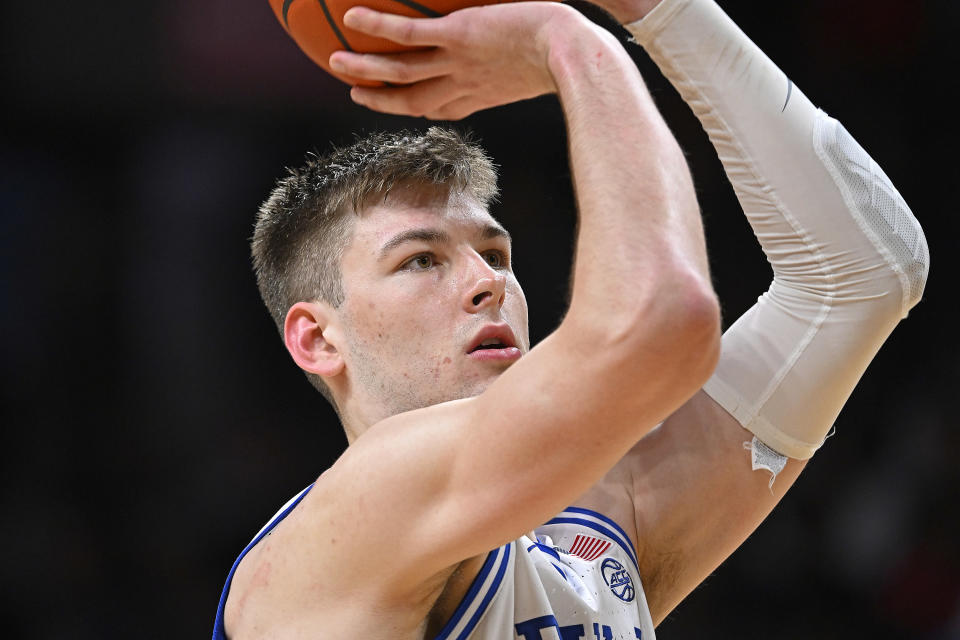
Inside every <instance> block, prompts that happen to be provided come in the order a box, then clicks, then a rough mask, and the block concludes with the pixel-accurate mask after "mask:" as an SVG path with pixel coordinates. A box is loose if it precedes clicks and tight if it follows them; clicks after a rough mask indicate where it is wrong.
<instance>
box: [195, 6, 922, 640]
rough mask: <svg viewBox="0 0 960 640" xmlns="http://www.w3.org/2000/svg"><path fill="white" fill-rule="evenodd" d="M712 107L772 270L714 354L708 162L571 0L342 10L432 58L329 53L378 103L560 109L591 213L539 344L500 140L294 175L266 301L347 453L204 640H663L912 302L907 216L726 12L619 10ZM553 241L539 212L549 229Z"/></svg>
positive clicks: (911, 234) (229, 593)
mask: <svg viewBox="0 0 960 640" xmlns="http://www.w3.org/2000/svg"><path fill="white" fill-rule="evenodd" d="M599 4H601V6H603V7H604V8H606V9H608V10H609V11H611V12H612V13H613V14H614V15H615V16H617V17H618V18H619V19H620V20H621V21H622V22H623V23H624V24H626V25H627V28H628V29H629V30H630V32H631V33H632V34H633V35H634V37H635V39H636V41H637V42H638V43H639V44H640V45H642V46H644V47H645V48H646V49H647V51H649V53H650V54H651V56H652V57H653V59H654V60H655V61H656V63H657V64H658V65H659V66H660V68H661V69H662V70H663V72H664V73H665V74H666V76H667V77H668V78H669V79H670V80H671V81H672V82H673V83H674V84H675V85H676V86H677V88H678V89H679V91H680V93H681V95H682V96H683V97H684V99H685V100H686V101H687V103H688V104H689V105H690V106H691V107H692V108H693V109H694V111H695V112H696V114H697V116H698V117H699V118H700V120H701V122H702V123H703V126H704V127H705V128H706V130H707V132H708V133H709V135H710V138H711V140H712V141H713V144H714V145H715V147H716V149H717V152H718V154H719V156H720V158H721V160H722V162H723V164H724V168H725V170H726V172H727V175H728V176H729V177H730V180H731V182H732V183H733V185H734V188H735V190H736V193H737V195H738V197H739V200H740V202H741V204H742V206H743V209H744V212H745V213H746V215H747V217H748V219H749V221H750V224H751V225H752V227H753V229H754V231H755V233H756V235H757V238H758V240H759V241H760V243H761V245H762V247H763V249H764V251H765V253H766V255H767V258H768V260H769V261H770V263H771V265H772V267H773V271H774V280H773V283H772V285H771V286H770V289H769V290H768V291H767V292H766V294H765V295H764V296H763V297H761V298H760V300H759V301H758V302H757V304H756V305H755V306H754V307H753V308H752V309H751V310H750V311H748V312H747V313H746V314H745V315H744V316H743V317H742V318H740V319H739V320H738V321H737V322H736V323H735V324H734V325H733V326H732V327H731V328H730V329H729V330H728V332H727V333H726V334H725V335H724V337H723V341H722V347H721V340H720V337H719V335H718V334H719V320H718V315H719V313H718V304H717V301H716V298H715V295H714V293H713V291H712V289H711V285H710V278H709V274H708V272H707V258H706V254H705V248H704V239H703V234H702V231H701V224H700V220H699V213H698V205H697V202H696V200H695V196H694V191H693V188H692V184H691V179H690V176H689V175H688V172H687V167H686V164H685V162H684V158H683V155H682V153H681V151H680V149H679V148H678V146H677V143H676V142H675V140H674V139H673V137H672V136H671V134H670V132H669V130H668V129H667V127H666V125H665V124H664V122H663V120H662V119H661V117H660V115H659V114H658V112H657V110H656V108H655V107H654V105H653V102H652V101H651V99H650V96H649V95H648V93H647V91H646V89H645V88H644V84H643V81H642V79H641V77H640V76H639V74H638V72H637V70H636V68H635V67H634V66H633V64H632V63H631V61H630V59H629V57H628V56H627V55H626V53H625V51H624V49H623V48H622V46H621V45H620V44H619V43H618V42H617V41H616V40H615V39H614V38H613V37H612V36H611V35H610V34H608V33H607V32H605V31H603V30H601V29H599V28H597V27H595V26H593V25H592V24H591V23H589V22H588V21H587V20H585V19H584V18H583V17H582V16H580V15H579V14H578V13H577V12H576V11H574V10H573V9H570V8H568V7H565V6H563V5H558V4H553V3H543V4H540V3H524V4H516V5H498V6H493V7H482V8H477V9H468V10H463V11H458V12H455V13H453V14H451V15H449V16H447V17H444V18H438V19H409V18H402V17H399V16H392V15H386V14H380V13H376V12H373V11H370V10H365V9H354V10H352V11H350V12H349V13H348V14H347V17H346V22H347V25H348V26H349V27H351V28H352V29H355V30H358V31H361V32H365V33H367V34H370V35H373V36H380V37H385V38H388V39H390V40H393V41H395V42H398V43H401V44H411V45H422V46H428V47H434V48H432V49H429V50H426V51H420V52H414V53H405V54H395V55H379V56H377V55H361V54H354V53H348V52H338V53H335V54H334V55H333V56H332V58H331V64H332V65H333V66H334V67H335V68H337V69H338V70H341V71H343V72H345V73H348V74H351V75H353V76H357V77H361V78H368V79H372V80H385V81H388V82H390V83H391V86H387V87H383V88H362V89H361V88H354V89H353V91H352V96H353V98H354V100H355V101H356V102H358V103H360V104H362V105H365V106H367V107H370V108H372V109H375V110H378V111H385V112H391V113H401V114H410V115H417V116H421V115H425V116H427V117H430V118H459V117H463V116H466V115H467V114H469V113H472V112H474V111H476V110H478V109H483V108H487V107H491V106H494V105H498V104H504V103H507V102H511V101H514V100H520V99H524V98H528V97H532V96H536V95H540V94H543V93H549V92H554V93H556V94H557V95H558V97H559V100H560V102H561V104H562V106H563V110H564V114H565V117H566V121H567V127H568V130H569V139H570V158H571V164H572V168H573V176H574V180H575V185H576V195H577V204H578V209H579V215H580V225H579V231H578V240H577V247H576V257H575V267H574V281H573V288H572V298H571V302H570V308H569V311H568V313H567V315H566V317H565V318H564V320H563V322H562V323H561V325H560V326H559V327H558V328H557V330H556V331H555V332H554V333H553V334H552V335H550V336H549V337H548V338H546V339H545V340H544V341H543V342H542V343H540V344H539V345H537V346H536V347H535V348H533V349H530V348H529V341H528V337H527V309H526V303H525V300H524V296H523V292H522V290H521V289H520V286H519V284H518V283H517V280H516V278H515V277H514V275H513V272H512V271H511V268H510V259H511V256H510V240H509V236H508V235H507V232H506V231H505V230H504V229H503V228H502V227H501V226H500V225H499V224H498V223H497V221H496V220H494V219H493V218H492V217H491V216H490V214H489V213H488V211H487V206H486V205H487V203H488V202H489V200H490V198H491V197H492V196H493V194H494V192H495V186H494V176H493V170H492V168H491V165H490V163H489V161H488V160H487V159H486V158H485V157H484V156H483V154H482V152H480V151H479V150H477V149H476V148H475V147H473V146H470V145H468V144H466V143H464V142H463V141H462V140H460V139H459V138H457V137H456V136H455V135H453V134H451V133H448V132H444V131H442V130H439V129H431V130H430V131H428V132H427V133H426V134H423V135H412V134H411V135H395V136H379V137H374V138H372V139H368V140H365V141H361V142H358V143H357V144H356V145H355V146H354V147H352V148H350V149H347V150H341V151H338V152H334V153H333V154H331V155H330V156H327V157H324V158H315V159H313V160H312V161H311V162H310V163H308V165H307V166H306V167H305V168H303V169H302V170H300V171H299V172H296V173H294V174H292V175H291V176H289V177H288V178H286V179H285V180H283V181H281V183H280V185H279V186H278V187H277V189H276V190H275V191H274V193H273V195H272V196H271V198H270V199H269V200H268V201H267V202H266V204H265V205H264V207H263V209H262V210H261V214H260V218H259V220H258V224H257V230H256V233H255V237H254V242H253V251H254V257H255V262H256V267H257V271H258V278H259V283H260V287H261V291H262V293H263V296H264V299H265V301H266V303H267V306H268V307H269V309H270V311H271V313H272V314H273V315H274V317H275V319H276V321H277V323H278V326H279V327H280V329H281V333H282V334H283V337H284V340H285V343H286V346H287V349H288V350H289V352H290V354H291V356H292V357H293V359H294V361H295V362H296V363H297V364H298V365H299V366H300V367H301V368H302V369H303V370H304V371H305V372H307V374H308V376H310V377H311V380H313V381H314V383H315V385H316V386H317V387H318V388H319V389H321V390H323V391H324V393H325V394H327V396H328V397H329V398H330V399H331V401H332V402H333V403H334V405H335V407H336V408H337V411H338V414H339V416H340V418H341V420H342V422H343V426H344V429H345V430H346V433H347V437H348V439H349V441H350V446H349V448H348V450H347V451H346V453H344V454H343V456H342V457H341V458H340V459H339V460H338V461H337V462H336V464H334V465H333V467H331V468H330V469H328V470H327V471H326V472H324V473H323V475H321V476H320V478H319V479H318V480H317V481H316V483H315V484H313V485H312V487H310V488H308V489H307V490H305V491H304V492H302V493H301V494H300V495H298V496H296V497H295V498H294V499H293V500H291V502H290V503H289V504H288V505H287V506H286V507H284V508H283V509H282V510H281V512H280V513H278V515H277V516H276V517H275V518H274V519H273V520H272V521H271V522H270V523H269V524H268V525H267V526H266V527H265V528H264V530H263V531H261V533H260V534H259V535H258V536H256V538H255V539H254V541H253V542H251V544H250V546H249V547H248V548H247V549H246V550H244V553H243V555H242V556H241V558H240V559H239V560H238V561H237V564H235V565H234V569H233V570H232V571H231V574H230V578H229V579H228V582H227V585H226V588H225V589H224V595H223V598H222V600H221V604H220V610H219V611H218V615H217V621H216V628H215V631H214V637H215V638H223V637H225V636H228V637H230V638H234V639H241V638H305V637H310V638H344V637H353V638H393V639H400V638H417V639H419V638H444V639H445V638H457V639H463V638H482V639H484V640H503V639H507V638H523V639H524V640H539V639H546V638H551V639H554V640H556V639H558V638H559V639H562V640H574V639H577V638H587V639H594V638H595V639H596V640H612V639H614V638H631V639H634V638H643V639H645V640H647V639H652V638H653V637H654V628H655V626H656V625H657V624H658V623H659V622H660V621H661V620H663V619H664V617H665V616H666V615H667V613H668V612H670V610H671V609H673V608H674V607H675V606H676V604H677V603H678V602H679V601H680V600H681V599H682V598H683V597H684V596H685V595H686V594H687V593H689V592H690V591H691V590H692V589H693V588H694V587H695V586H696V585H697V584H698V583H699V582H700V581H701V580H703V579H704V577H705V576H707V575H708V574H709V573H710V572H711V571H712V570H713V569H714V568H716V567H717V566H718V565H719V564H720V563H721V562H722V561H723V560H724V558H726V557H727V556H728V555H729V554H730V553H731V552H733V550H734V549H736V548H737V546H739V545H740V543H741V542H742V541H743V540H744V539H745V538H746V537H747V536H748V535H749V534H750V532H751V531H753V530H754V528H755V527H756V526H757V525H758V524H759V523H760V522H761V521H762V520H763V518H764V517H765V516H766V515H767V513H769V511H770V510H771V509H772V508H773V506H774V505H775V504H776V503H777V501H778V500H780V498H781V497H782V496H783V494H784V492H785V491H786V490H787V489H788V487H789V486H790V485H791V483H793V481H794V480H795V479H796V477H797V475H798V474H799V473H800V471H801V469H802V467H803V465H804V461H805V460H807V459H808V458H810V456H811V455H812V454H813V453H814V451H815V450H816V449H817V448H818V447H819V446H820V445H821V444H822V442H823V440H824V438H825V436H826V434H827V432H828V431H829V429H830V427H831V425H832V423H833V421H834V420H835V418H836V416H837V414H838V412H839V411H840V409H841V407H842V405H843V404H844V402H845V401H846V398H847V397H848V396H849V394H850V392H851V391H852V389H853V387H854V385H855V384H856V382H857V380H858V379H859V378H860V376H861V375H862V373H863V371H864V369H865V367H866V366H867V364H868V363H869V362H870V360H871V359H872V357H873V356H874V354H875V353H876V351H877V349H879V347H880V345H881V344H882V342H883V341H884V340H885V338H886V337H887V335H889V333H890V332H891V330H892V329H893V327H894V326H895V325H896V324H897V322H898V321H899V320H900V318H902V317H903V316H905V315H906V313H907V311H908V310H909V309H910V308H911V307H912V306H913V305H914V304H915V303H916V302H917V301H918V300H919V298H920V296H921V293H922V291H923V288H924V284H925V281H926V275H927V270H928V254H927V248H926V242H925V240H924V237H923V234H922V231H921V230H920V227H919V225H918V224H917V221H916V220H915V219H914V217H913V216H912V214H911V213H910V211H909V209H908V208H907V206H906V204H905V203H904V202H903V199H902V198H901V197H900V195H899V194H898V193H897V191H896V189H894V187H893V186H892V185H891V184H890V181H889V180H888V179H887V177H886V176H885V175H884V174H883V172H882V171H881V170H880V169H879V168H878V167H877V165H876V164H874V163H873V161H872V160H871V159H870V157H869V156H868V155H867V154H866V152H864V150H863V149H862V148H861V147H860V146H859V145H858V144H857V143H856V142H855V141H854V140H853V139H852V138H851V137H850V135H849V134H848V133H847V132H846V130H845V129H844V128H843V127H842V126H841V125H840V124H839V123H838V122H837V121H836V120H833V119H831V118H829V117H828V116H827V115H826V114H824V113H823V112H821V111H819V110H817V109H816V108H815V107H814V106H813V104H812V103H811V102H810V101H809V100H808V99H807V98H806V97H805V96H804V95H803V94H802V93H801V92H800V91H799V90H798V89H797V88H796V87H794V86H793V85H792V83H791V82H790V81H789V80H788V79H787V78H786V77H785V76H784V74H783V73H782V72H781V71H779V70H778V69H777V67H775V66H774V65H773V63H772V62H771V61H770V60H769V59H767V58H766V57H765V56H764V55H763V53H762V52H760V51H759V50H758V49H757V48H756V47H755V46H754V45H753V44H752V43H751V42H750V41H749V40H748V39H747V38H746V36H744V35H743V34H742V33H741V32H740V31H739V30H738V29H737V28H736V26H735V25H733V23H732V22H730V20H729V19H728V18H727V17H726V16H725V15H724V14H723V13H722V11H721V10H720V9H719V8H718V7H717V6H716V5H715V4H714V3H713V1H712V0H663V2H662V3H658V2H656V1H650V0H647V1H644V0H622V1H621V2H617V1H615V0H606V1H605V2H600V3H599ZM544 223H545V224H549V221H545V222H544Z"/></svg>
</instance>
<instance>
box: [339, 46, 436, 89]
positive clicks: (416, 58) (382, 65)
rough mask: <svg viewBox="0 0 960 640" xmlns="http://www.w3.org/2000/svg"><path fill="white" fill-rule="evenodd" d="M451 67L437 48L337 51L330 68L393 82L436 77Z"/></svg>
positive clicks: (403, 82)
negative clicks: (382, 51) (423, 49)
mask: <svg viewBox="0 0 960 640" xmlns="http://www.w3.org/2000/svg"><path fill="white" fill-rule="evenodd" d="M449 67H450V65H449V63H448V62H445V61H444V58H443V56H442V55H441V54H440V52H439V51H438V50H437V49H431V50H429V51H407V52H404V53H381V54H376V53H351V52H349V51H336V52H334V53H333V54H332V55H331V56H330V68H332V69H333V70H334V71H336V72H337V73H343V74H346V75H349V76H353V77H354V78H362V79H364V80H380V81H383V82H390V83H392V84H411V83H413V82H419V81H421V80H426V79H428V78H436V77H438V76H442V75H446V74H447V73H449V72H450V68H449Z"/></svg>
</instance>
